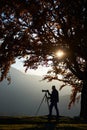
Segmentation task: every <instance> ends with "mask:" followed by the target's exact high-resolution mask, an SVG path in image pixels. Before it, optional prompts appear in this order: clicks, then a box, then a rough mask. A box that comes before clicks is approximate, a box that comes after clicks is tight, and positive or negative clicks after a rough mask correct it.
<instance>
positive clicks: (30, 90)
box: [0, 68, 80, 117]
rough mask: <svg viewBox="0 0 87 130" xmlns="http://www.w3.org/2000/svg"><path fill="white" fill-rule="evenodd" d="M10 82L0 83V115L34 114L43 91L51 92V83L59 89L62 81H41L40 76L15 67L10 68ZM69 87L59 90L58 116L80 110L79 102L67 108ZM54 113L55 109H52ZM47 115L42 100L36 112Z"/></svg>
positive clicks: (69, 114) (75, 112)
mask: <svg viewBox="0 0 87 130" xmlns="http://www.w3.org/2000/svg"><path fill="white" fill-rule="evenodd" d="M10 75H11V84H10V85H8V81H7V80H4V81H3V82H1V83H0V116H36V111H37V109H38V107H39V105H40V103H41V101H42V98H43V96H44V94H45V93H44V92H42V89H46V90H47V89H48V90H49V91H50V92H51V87H52V85H55V86H56V88H57V89H58V90H59V87H60V85H61V84H62V83H60V82H59V81H52V82H47V81H41V80H42V76H36V75H29V74H25V73H23V72H21V71H19V70H17V69H15V68H11V69H10ZM70 93H71V88H70V86H67V87H66V88H63V89H62V90H61V91H59V103H58V107H59V113H60V116H69V117H74V116H78V115H79V112H80V102H79V103H75V104H74V106H72V107H71V109H70V110H69V109H68V103H69V98H70ZM53 114H55V111H53ZM39 115H48V107H47V104H46V102H45V100H44V102H43V103H42V105H41V107H40V110H39V112H38V114H37V116H39Z"/></svg>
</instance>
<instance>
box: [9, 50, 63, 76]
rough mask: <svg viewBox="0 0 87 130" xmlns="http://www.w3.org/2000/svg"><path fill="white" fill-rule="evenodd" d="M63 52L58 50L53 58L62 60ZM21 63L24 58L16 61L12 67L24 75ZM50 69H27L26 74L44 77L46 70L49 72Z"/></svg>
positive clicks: (40, 67)
mask: <svg viewBox="0 0 87 130" xmlns="http://www.w3.org/2000/svg"><path fill="white" fill-rule="evenodd" d="M64 55H65V54H64V52H63V51H62V50H58V51H57V52H56V53H55V56H57V57H58V58H62V57H63V56H64ZM23 61H24V58H21V59H16V63H15V64H13V65H12V67H14V68H16V69H18V70H20V71H22V72H24V73H25V69H26V68H25V67H23ZM50 69H51V67H42V66H39V67H38V69H36V70H34V69H28V70H27V73H26V74H32V75H40V76H41V75H45V74H46V73H47V71H48V70H50Z"/></svg>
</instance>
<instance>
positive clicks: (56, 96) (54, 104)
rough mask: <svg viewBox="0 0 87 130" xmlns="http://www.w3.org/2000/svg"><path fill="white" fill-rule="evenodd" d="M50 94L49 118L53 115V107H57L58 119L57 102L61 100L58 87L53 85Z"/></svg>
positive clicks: (57, 115)
mask: <svg viewBox="0 0 87 130" xmlns="http://www.w3.org/2000/svg"><path fill="white" fill-rule="evenodd" d="M48 94H49V95H50V106H49V118H51V116H52V109H53V107H55V110H56V118H57V119H58V117H59V110H58V106H57V103H58V102H59V93H58V91H57V89H56V87H55V86H52V93H49V91H48Z"/></svg>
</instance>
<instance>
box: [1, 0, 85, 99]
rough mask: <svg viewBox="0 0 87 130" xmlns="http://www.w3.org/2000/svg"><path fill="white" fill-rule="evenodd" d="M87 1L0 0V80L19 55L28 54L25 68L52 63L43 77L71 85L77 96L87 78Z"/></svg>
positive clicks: (34, 67)
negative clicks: (60, 52) (60, 51)
mask: <svg viewBox="0 0 87 130" xmlns="http://www.w3.org/2000/svg"><path fill="white" fill-rule="evenodd" d="M86 5H87V1H86V0H14V1H13V0H1V4H0V71H1V73H0V74H1V79H0V80H1V81H2V80H3V79H4V78H5V77H6V76H7V73H8V71H9V68H10V66H11V64H13V63H14V62H15V60H16V58H22V57H25V60H24V66H26V71H27V69H28V68H33V69H36V68H37V67H38V66H39V65H45V66H51V67H52V70H51V71H49V72H48V74H47V75H46V77H45V78H44V79H46V78H47V79H48V80H52V79H57V80H62V81H64V83H65V84H64V85H67V84H70V85H72V86H73V87H74V90H75V91H74V93H73V94H74V96H75V95H76V93H77V92H79V91H81V89H82V85H83V81H86V79H87V7H86ZM58 50H62V51H63V52H64V56H63V57H62V58H58V57H57V56H56V52H57V51H58ZM59 74H62V76H63V78H62V79H59V77H58V75H59ZM62 87H63V86H62ZM74 99H75V98H74ZM74 99H73V100H74Z"/></svg>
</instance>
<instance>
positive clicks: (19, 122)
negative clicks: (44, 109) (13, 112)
mask: <svg viewBox="0 0 87 130" xmlns="http://www.w3.org/2000/svg"><path fill="white" fill-rule="evenodd" d="M0 130H87V122H85V121H84V120H82V119H79V118H69V117H60V118H59V120H57V121H56V119H55V117H53V118H52V120H51V121H48V118H47V116H40V117H0Z"/></svg>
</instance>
